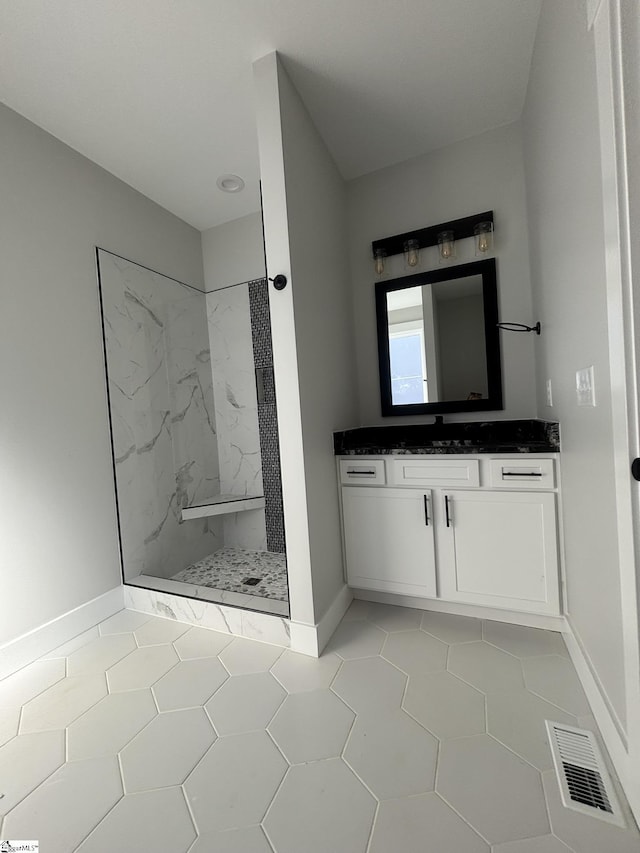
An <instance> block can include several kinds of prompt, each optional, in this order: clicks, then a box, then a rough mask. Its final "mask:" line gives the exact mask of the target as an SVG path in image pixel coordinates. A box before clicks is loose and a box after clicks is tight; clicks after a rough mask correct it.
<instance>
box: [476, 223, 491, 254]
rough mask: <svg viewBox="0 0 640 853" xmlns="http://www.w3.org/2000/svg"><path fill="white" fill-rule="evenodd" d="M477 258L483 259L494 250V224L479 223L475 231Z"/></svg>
mask: <svg viewBox="0 0 640 853" xmlns="http://www.w3.org/2000/svg"><path fill="white" fill-rule="evenodd" d="M473 235H474V242H475V244H476V256H477V257H482V256H483V255H486V254H487V252H490V251H491V250H492V249H493V222H489V221H487V222H478V224H477V225H476V226H475V227H474V229H473Z"/></svg>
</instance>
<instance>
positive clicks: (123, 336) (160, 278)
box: [97, 249, 289, 615]
mask: <svg viewBox="0 0 640 853" xmlns="http://www.w3.org/2000/svg"><path fill="white" fill-rule="evenodd" d="M97 263H98V282H99V287H100V298H101V307H102V325H103V333H104V350H105V365H106V373H107V387H108V395H109V414H110V421H111V438H112V447H113V463H114V473H115V483H116V498H117V509H118V523H119V535H120V550H121V558H122V571H123V579H124V582H125V583H127V584H132V585H135V586H141V587H145V588H148V589H154V590H157V591H160V592H169V593H178V594H180V595H187V596H190V597H194V598H200V599H204V600H208V601H213V602H216V603H222V604H231V605H234V606H239V607H247V608H250V609H255V610H261V611H264V612H267V613H275V614H279V615H288V612H289V611H288V588H287V570H286V556H285V541H284V526H283V515H282V494H281V484H280V460H279V453H278V433H277V417H276V403H275V387H274V378H273V367H272V359H271V329H270V318H269V298H268V289H267V283H266V281H265V280H263V279H261V280H257V281H250V282H245V283H242V284H238V285H234V286H231V287H226V288H223V289H220V290H213V291H210V292H208V293H206V294H205V293H203V292H202V291H200V290H198V289H196V288H194V287H191V286H189V285H186V284H183V283H181V282H178V281H175V280H174V279H171V278H168V277H167V276H164V275H161V274H159V273H157V272H153V271H152V270H149V269H146V268H145V267H143V266H140V265H139V264H136V263H133V262H132V261H129V260H125V259H124V258H121V257H119V256H117V255H114V254H112V253H110V252H107V251H104V250H102V249H98V251H97Z"/></svg>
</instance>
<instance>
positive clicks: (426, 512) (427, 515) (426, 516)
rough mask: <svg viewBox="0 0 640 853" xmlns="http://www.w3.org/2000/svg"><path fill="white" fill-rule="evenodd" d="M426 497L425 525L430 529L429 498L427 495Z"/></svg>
mask: <svg viewBox="0 0 640 853" xmlns="http://www.w3.org/2000/svg"><path fill="white" fill-rule="evenodd" d="M423 497H424V523H425V525H426V526H427V527H428V526H429V498H428V497H427V496H426V495H423Z"/></svg>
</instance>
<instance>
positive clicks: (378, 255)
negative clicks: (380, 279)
mask: <svg viewBox="0 0 640 853" xmlns="http://www.w3.org/2000/svg"><path fill="white" fill-rule="evenodd" d="M384 259H385V251H384V249H376V251H375V255H374V261H373V268H374V269H375V271H376V275H384Z"/></svg>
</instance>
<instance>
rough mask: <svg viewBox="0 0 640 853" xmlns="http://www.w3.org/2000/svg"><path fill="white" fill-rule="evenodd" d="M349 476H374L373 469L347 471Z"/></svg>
mask: <svg viewBox="0 0 640 853" xmlns="http://www.w3.org/2000/svg"><path fill="white" fill-rule="evenodd" d="M347 474H348V476H349V477H375V476H376V472H375V471H347Z"/></svg>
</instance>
